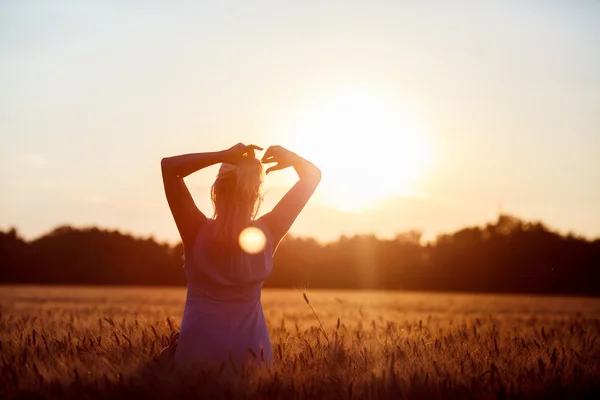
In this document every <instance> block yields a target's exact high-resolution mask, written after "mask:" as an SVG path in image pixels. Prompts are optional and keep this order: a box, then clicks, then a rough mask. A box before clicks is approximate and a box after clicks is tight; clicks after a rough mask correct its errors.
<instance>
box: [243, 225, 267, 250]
mask: <svg viewBox="0 0 600 400" xmlns="http://www.w3.org/2000/svg"><path fill="white" fill-rule="evenodd" d="M266 243H267V238H266V237H265V234H264V233H263V231H262V230H260V229H259V228H257V227H255V226H249V227H247V228H246V229H244V230H243V231H242V233H240V237H239V244H240V247H241V248H242V250H244V251H245V252H246V253H248V254H258V253H260V252H261V251H262V250H263V249H264V248H265V245H266Z"/></svg>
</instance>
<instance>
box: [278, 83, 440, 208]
mask: <svg viewBox="0 0 600 400" xmlns="http://www.w3.org/2000/svg"><path fill="white" fill-rule="evenodd" d="M287 124H288V125H287V126H286V127H285V136H286V137H287V138H289V141H290V142H291V143H293V145H291V146H290V147H291V148H292V149H294V150H295V151H297V152H298V153H299V154H301V155H303V156H306V157H307V158H308V159H310V160H311V161H314V162H315V164H316V165H318V166H319V167H320V168H321V170H322V171H323V181H322V183H321V188H320V189H319V192H320V197H321V200H320V201H321V202H322V203H325V204H327V205H329V206H332V207H335V208H337V209H339V210H342V211H363V210H365V209H368V208H372V207H374V206H375V205H376V202H377V200H380V199H382V198H385V197H387V196H392V195H410V194H411V190H412V185H413V184H414V183H415V181H416V180H417V179H418V178H419V177H421V176H422V175H423V173H424V172H425V170H426V168H427V167H428V165H429V162H430V158H431V152H430V146H429V143H428V140H427V138H426V136H425V135H424V133H423V132H422V129H420V128H419V127H418V124H417V123H416V122H415V121H414V120H413V119H412V118H410V117H409V115H407V113H406V110H403V109H402V107H401V106H399V105H398V104H397V103H396V102H394V101H391V100H388V99H386V98H385V97H383V96H377V95H375V94H373V93H368V92H360V91H352V92H344V93H339V94H337V95H335V96H331V97H327V98H323V99H320V101H318V102H315V103H313V104H312V105H311V106H310V107H308V108H306V109H305V110H304V112H300V113H298V114H297V115H295V116H293V117H292V118H290V119H289V120H288V121H287Z"/></svg>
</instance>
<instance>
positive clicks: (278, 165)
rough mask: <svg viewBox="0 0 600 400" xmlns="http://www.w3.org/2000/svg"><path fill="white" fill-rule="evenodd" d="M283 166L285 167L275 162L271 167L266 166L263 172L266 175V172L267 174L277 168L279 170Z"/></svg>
mask: <svg viewBox="0 0 600 400" xmlns="http://www.w3.org/2000/svg"><path fill="white" fill-rule="evenodd" d="M284 168H285V167H284V166H282V165H281V164H277V165H274V166H272V167H270V168H267V171H266V172H265V174H266V175H268V174H269V172H273V171H278V170H280V169H284Z"/></svg>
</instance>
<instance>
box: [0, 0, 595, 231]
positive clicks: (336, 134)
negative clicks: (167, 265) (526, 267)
mask: <svg viewBox="0 0 600 400" xmlns="http://www.w3.org/2000/svg"><path fill="white" fill-rule="evenodd" d="M291 3H293V4H291ZM347 93H359V94H358V95H354V103H353V104H354V105H345V106H344V104H345V103H344V102H343V99H344V98H345V96H346V95H347ZM335 99H337V100H335ZM340 99H341V100H340ZM336 102H337V103H336ZM324 104H325V105H324ZM327 104H329V106H327ZM363 105H364V107H363ZM336 107H337V108H336ZM352 107H355V108H358V109H361V110H363V111H360V112H358V111H357V112H353V110H354V109H353V108H352ZM382 109H385V110H386V111H385V113H384V112H383V111H379V110H382ZM336 110H337V111H336ZM310 115H312V116H313V117H310ZM315 115H318V117H314V116H315ZM346 116H347V118H346ZM390 116H393V118H395V122H389V123H387V122H386V123H383V122H381V121H387V119H386V118H392V117H390ZM310 118H313V119H312V120H310V121H308V122H307V121H306V119H310ZM299 121H304V122H302V123H300V122H299ZM371 121H372V124H371ZM303 129H304V131H303ZM0 135H1V138H0V160H1V161H0V163H1V164H0V165H1V170H0V179H1V182H2V196H0V228H7V227H9V226H11V225H14V226H16V227H18V228H19V230H20V231H21V232H22V233H23V234H24V235H25V236H26V237H27V238H30V237H34V236H37V235H40V234H42V233H44V232H46V231H48V230H50V229H52V228H54V227H55V226H57V225H59V224H73V225H75V226H84V225H91V224H95V225H99V226H101V227H107V228H119V229H121V230H123V231H127V232H131V233H134V234H140V235H149V234H153V235H154V236H155V237H156V238H158V239H161V240H162V239H164V240H173V241H174V240H175V239H176V238H177V231H176V229H175V225H174V223H173V222H172V219H171V216H170V214H169V211H168V207H167V204H166V201H165V199H164V194H163V188H162V183H161V177H160V166H159V164H160V159H161V157H163V156H169V155H174V154H177V153H187V152H201V151H212V150H220V149H223V148H225V147H229V146H231V145H233V144H235V143H237V142H239V141H242V142H252V143H256V144H259V145H262V146H265V147H266V146H268V145H270V144H281V145H284V146H289V147H290V148H291V149H292V150H296V151H298V153H300V154H301V155H306V157H307V158H311V157H312V158H313V159H314V161H315V163H317V164H318V165H319V166H322V167H323V171H324V174H325V176H324V180H323V183H322V186H321V188H320V189H319V192H318V193H317V195H316V197H315V198H314V199H313V200H311V202H310V203H309V206H308V207H307V209H306V211H305V213H303V214H302V215H301V217H300V218H299V219H298V221H297V224H296V225H295V226H294V228H293V229H292V232H295V233H298V234H302V235H311V236H315V237H317V238H320V239H323V240H329V239H333V238H336V237H337V235H339V234H340V233H346V234H352V233H356V232H360V233H365V232H373V233H376V234H378V235H381V236H388V235H392V234H394V233H395V232H402V231H406V230H408V229H411V228H418V229H422V230H424V231H425V233H426V235H427V236H430V237H431V236H433V235H435V234H436V233H438V232H449V231H451V230H454V229H458V228H461V227H463V226H465V225H468V224H483V223H486V222H487V221H491V220H494V219H495V217H496V215H497V213H498V210H499V208H500V209H501V210H503V211H504V212H508V213H512V214H515V215H517V216H520V217H522V218H524V219H528V220H529V219H536V220H537V219H541V220H543V221H544V222H546V223H547V224H548V225H550V226H551V227H553V228H556V229H559V230H561V231H563V232H566V231H574V232H576V233H581V234H584V235H587V236H589V237H592V236H593V237H597V236H600V212H599V205H600V1H596V0H581V1H580V0H574V1H567V0H565V1H551V0H545V1H516V0H515V1H498V2H491V1H487V2H483V1H471V2H461V1H436V2H434V1H419V2H416V1H375V0H371V1H348V0H345V1H323V0H320V1H298V2H283V1H197V2H191V1H190V2H158V1H96V2H92V1H88V2H83V1H2V2H0ZM423 146H425V149H424V148H423ZM421 152H422V153H421ZM424 158H427V162H421V161H422V160H423V159H424ZM320 163H321V164H322V165H321V164H320ZM344 171H347V173H345V174H344ZM215 174H216V167H211V168H209V169H207V170H206V171H202V172H199V173H198V174H197V176H193V177H192V178H190V179H189V180H188V182H189V184H190V186H191V188H192V191H193V193H194V195H195V197H196V200H197V204H198V206H199V207H200V208H201V209H202V210H204V211H205V212H206V213H207V214H210V213H211V207H210V202H209V197H208V186H209V185H210V183H211V181H212V179H213V178H214V176H215ZM408 175H410V176H411V179H409V180H407V182H408V183H406V182H404V181H403V180H404V178H406V176H408ZM356 176H360V178H356ZM292 178H293V173H292V172H289V171H288V172H284V173H281V174H280V175H278V176H275V175H273V176H271V175H269V177H268V178H267V179H266V182H265V185H266V189H271V190H270V191H269V192H268V193H267V195H266V203H265V208H264V210H265V211H266V210H268V209H269V207H271V206H272V205H273V204H274V202H275V201H276V200H277V199H278V196H280V195H281V194H282V193H283V190H284V187H285V185H289V184H290V182H291V179H292ZM400 181H402V184H400ZM373 182H374V183H373ZM369 183H370V186H368V185H369ZM352 184H354V185H355V186H352ZM367 186H368V187H367ZM335 188H338V189H339V191H338V192H336V193H343V194H344V196H346V197H348V198H353V196H354V195H356V196H358V197H360V194H361V192H362V193H366V192H368V191H369V190H380V191H381V193H382V195H386V196H387V197H386V198H384V199H379V201H377V202H376V203H373V202H372V203H370V205H371V206H373V207H372V208H371V209H369V210H368V211H364V212H348V211H344V209H343V207H335V202H334V204H332V203H331V201H328V200H331V196H332V193H334V192H335V191H336V190H337V189H335ZM353 190H354V191H355V193H353V192H352V191H353ZM336 201H339V200H336ZM375 205H376V206H377V207H374V206H375ZM340 208H341V209H340Z"/></svg>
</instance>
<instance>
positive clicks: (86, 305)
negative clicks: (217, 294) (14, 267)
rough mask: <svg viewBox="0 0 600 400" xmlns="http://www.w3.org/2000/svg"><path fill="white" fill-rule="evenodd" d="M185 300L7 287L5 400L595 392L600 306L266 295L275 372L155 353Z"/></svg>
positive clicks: (1, 324)
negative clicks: (194, 364)
mask: <svg viewBox="0 0 600 400" xmlns="http://www.w3.org/2000/svg"><path fill="white" fill-rule="evenodd" d="M303 294H306V296H307V299H309V301H310V306H312V307H313V309H314V311H315V312H316V314H317V315H318V317H319V319H320V321H321V322H322V325H323V328H324V332H323V331H321V328H320V325H319V322H318V320H317V319H316V318H315V315H314V314H313V311H312V310H311V308H310V307H309V305H308V304H307V303H306V301H305V299H304V296H303ZM184 301H185V289H182V288H129V287H123V288H117V287H35V286H22V287H19V286H4V287H0V304H1V316H0V346H1V347H0V352H1V355H2V367H1V368H2V375H1V378H0V397H1V398H142V397H148V398H179V399H183V398H248V399H250V398H281V399H289V398H306V399H309V398H310V399H315V398H342V399H344V398H345V399H349V398H357V399H359V398H370V399H382V398H394V399H395V398H509V397H510V398H515V397H518V398H539V397H544V398H555V397H556V398H594V397H596V396H598V395H600V343H599V340H597V337H598V335H600V299H598V298H569V297H540V296H535V297H534V296H512V295H476V294H446V293H410V292H407V293H404V292H356V291H316V290H315V291H313V290H308V291H303V290H300V289H299V290H265V291H264V292H263V307H264V309H265V315H266V317H267V322H268V324H269V327H270V330H271V340H272V343H273V350H274V351H273V353H274V357H275V362H276V364H275V367H274V368H273V369H272V370H269V371H257V370H246V371H239V370H236V369H234V368H233V367H231V366H227V365H223V366H222V367H221V368H220V369H218V370H211V371H205V370H204V371H201V370H197V371H182V370H177V369H175V368H173V366H172V364H171V363H170V362H169V361H170V360H169V359H168V358H166V357H159V356H158V355H159V353H160V350H161V349H162V348H163V347H164V346H165V344H166V343H167V342H168V338H169V336H170V335H171V334H172V333H173V332H176V331H177V329H178V326H179V321H180V318H181V315H182V312H183V305H184ZM256 356H257V357H260V355H256Z"/></svg>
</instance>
